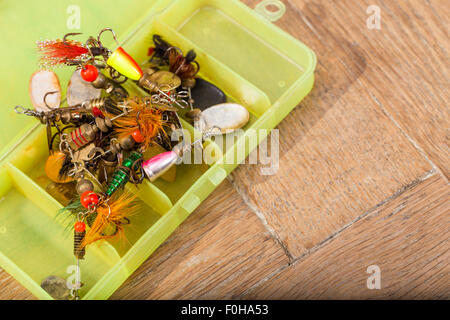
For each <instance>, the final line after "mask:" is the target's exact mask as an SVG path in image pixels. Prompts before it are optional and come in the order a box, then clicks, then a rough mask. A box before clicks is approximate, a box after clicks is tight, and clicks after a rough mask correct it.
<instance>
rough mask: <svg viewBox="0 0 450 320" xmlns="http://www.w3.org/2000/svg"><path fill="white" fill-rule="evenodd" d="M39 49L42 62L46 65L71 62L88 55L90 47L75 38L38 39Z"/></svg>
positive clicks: (51, 65)
mask: <svg viewBox="0 0 450 320" xmlns="http://www.w3.org/2000/svg"><path fill="white" fill-rule="evenodd" d="M36 44H37V49H38V52H39V53H40V54H41V59H40V63H41V65H43V66H45V67H54V66H57V65H61V64H65V65H67V64H71V62H72V61H73V60H79V59H83V58H85V57H86V55H87V54H88V53H89V49H88V48H87V47H86V46H85V45H84V44H83V43H81V42H78V41H74V40H66V42H63V40H59V39H58V40H45V41H37V42H36Z"/></svg>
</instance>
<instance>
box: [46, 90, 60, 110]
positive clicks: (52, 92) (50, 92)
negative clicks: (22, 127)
mask: <svg viewBox="0 0 450 320" xmlns="http://www.w3.org/2000/svg"><path fill="white" fill-rule="evenodd" d="M58 92H59V91H49V92H47V93H46V94H45V95H44V104H45V106H46V107H47V108H49V109H50V110H55V109H58V108H57V107H55V108H52V107H50V106H49V105H48V104H47V96H48V95H49V94H55V93H58Z"/></svg>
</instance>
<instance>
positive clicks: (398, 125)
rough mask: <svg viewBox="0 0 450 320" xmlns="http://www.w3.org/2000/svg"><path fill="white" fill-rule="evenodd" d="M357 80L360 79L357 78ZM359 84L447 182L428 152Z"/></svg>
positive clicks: (446, 179)
mask: <svg viewBox="0 0 450 320" xmlns="http://www.w3.org/2000/svg"><path fill="white" fill-rule="evenodd" d="M358 81H360V80H359V79H358ZM361 85H362V86H363V87H364V88H366V90H367V92H368V93H369V95H370V96H371V98H372V100H373V101H375V103H376V104H377V105H378V107H379V108H380V110H381V111H382V112H383V113H384V114H385V115H386V117H388V118H389V119H390V120H391V121H392V122H393V123H394V125H395V126H396V127H397V128H398V129H399V130H400V132H401V133H402V134H403V136H405V138H406V139H407V140H408V141H409V142H410V143H411V144H412V145H413V146H414V148H416V150H417V151H418V152H419V153H420V154H421V155H422V156H423V157H424V158H425V160H427V161H428V163H429V164H430V165H431V166H432V168H433V170H434V171H436V172H437V173H438V174H439V175H440V176H441V177H442V178H443V179H444V181H446V182H447V183H449V180H448V178H447V176H446V175H445V174H444V173H443V172H442V170H441V169H440V168H439V167H438V166H437V165H436V164H435V163H434V162H433V161H432V160H431V159H430V158H429V157H428V154H427V153H426V152H425V151H424V150H423V149H422V147H420V146H419V144H418V143H417V142H416V141H415V140H414V139H413V138H411V137H410V136H409V134H408V133H407V132H406V131H405V130H404V129H403V128H402V127H401V126H400V124H399V123H398V122H397V121H396V120H395V119H394V117H393V116H392V115H391V114H390V113H389V112H388V111H387V110H386V109H385V108H384V107H383V104H382V103H381V102H380V101H379V100H378V99H377V97H376V96H375V95H374V94H373V93H372V92H370V90H369V89H368V88H367V87H366V86H365V85H364V84H363V83H361Z"/></svg>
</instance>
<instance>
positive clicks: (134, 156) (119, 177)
mask: <svg viewBox="0 0 450 320" xmlns="http://www.w3.org/2000/svg"><path fill="white" fill-rule="evenodd" d="M141 158H142V154H140V153H138V152H133V153H131V155H130V156H129V157H128V158H126V159H125V160H124V161H123V163H122V166H124V167H126V168H128V169H130V170H133V169H135V168H132V167H133V164H135V163H136V161H138V160H139V159H141ZM129 180H130V175H129V173H128V172H126V171H125V170H123V169H121V168H119V169H117V170H116V171H115V172H114V174H113V176H112V179H111V182H110V183H109V185H108V188H107V189H106V192H105V193H106V195H107V196H108V197H111V196H112V195H113V193H114V192H115V191H117V190H118V189H119V188H120V187H122V186H124V185H125V183H127V182H128V181H129Z"/></svg>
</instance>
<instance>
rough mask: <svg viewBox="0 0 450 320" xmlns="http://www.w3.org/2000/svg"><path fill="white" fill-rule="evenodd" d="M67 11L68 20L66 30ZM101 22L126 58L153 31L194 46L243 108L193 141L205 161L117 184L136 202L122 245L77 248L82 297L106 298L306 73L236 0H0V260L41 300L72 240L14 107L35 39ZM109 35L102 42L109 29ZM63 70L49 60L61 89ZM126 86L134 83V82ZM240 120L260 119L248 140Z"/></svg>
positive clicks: (308, 59)
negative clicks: (81, 253)
mask: <svg viewBox="0 0 450 320" xmlns="http://www.w3.org/2000/svg"><path fill="white" fill-rule="evenodd" d="M265 2H266V3H267V1H265ZM270 2H273V1H269V3H270ZM74 19H75V20H74ZM76 19H79V21H78V22H80V28H79V29H75V30H74V29H71V28H73V27H74V26H75V27H76V26H77V20H76ZM105 27H111V28H113V29H114V30H115V32H116V34H117V35H118V38H119V42H120V43H121V45H122V46H123V47H124V48H125V50H127V51H128V52H129V53H130V54H131V56H133V57H134V58H135V59H136V61H138V63H143V62H144V61H146V60H147V59H148V57H147V50H148V47H150V46H151V45H152V41H151V36H152V34H154V33H157V34H160V35H162V36H163V37H164V38H165V39H166V40H167V41H169V42H170V43H172V44H173V45H175V46H178V47H180V48H181V49H182V50H183V51H185V50H189V49H191V48H192V49H194V50H195V51H196V52H197V55H198V58H197V61H198V62H199V64H200V66H201V70H200V76H201V77H203V78H205V79H207V80H209V81H211V82H212V83H214V84H215V85H217V86H218V87H219V88H221V89H222V90H223V91H224V92H225V93H226V94H227V96H228V97H229V100H230V101H236V102H238V103H240V104H242V105H243V106H245V107H246V108H247V109H248V110H249V111H250V113H251V117H250V121H249V123H248V124H247V125H246V126H245V127H244V130H245V133H244V134H241V135H240V136H239V137H237V139H235V140H234V143H233V144H231V145H226V146H225V147H223V146H220V145H219V144H216V143H214V142H213V141H211V140H207V141H206V142H205V144H204V147H205V148H212V149H213V150H214V155H215V158H214V159H215V160H216V162H213V163H210V164H205V163H203V164H181V165H179V166H178V167H177V178H176V181H175V182H173V183H169V182H166V181H162V180H161V179H159V180H157V181H155V182H154V183H150V182H148V181H144V183H143V184H142V185H141V186H139V188H138V189H135V187H134V186H131V187H128V188H130V189H131V190H133V191H135V192H138V194H139V200H140V202H141V204H142V206H143V208H144V210H143V212H142V213H141V214H140V215H137V216H136V217H133V221H132V224H131V225H130V227H129V229H128V230H126V235H127V239H128V242H127V243H126V244H125V245H124V244H122V245H118V244H114V243H110V242H103V243H101V244H94V245H92V246H90V247H89V248H88V250H87V253H86V258H85V260H83V261H82V263H81V276H82V281H83V283H84V286H83V288H82V289H81V291H80V294H81V296H82V298H83V299H106V298H108V297H109V296H110V295H111V294H112V293H113V292H114V291H115V290H116V289H117V288H118V287H119V286H120V285H121V284H122V283H123V282H124V281H125V280H126V279H127V277H128V276H130V275H131V274H132V273H133V272H134V271H135V270H136V269H137V268H138V266H139V265H140V264H142V263H143V262H144V260H145V259H147V258H148V257H149V256H150V254H151V253H152V252H153V251H154V250H155V249H156V248H158V246H159V245H161V243H162V242H163V241H164V240H165V239H167V238H168V237H169V235H170V234H171V233H172V232H173V231H174V230H175V228H176V227H177V226H178V225H179V224H180V223H181V222H183V220H184V219H186V217H187V216H188V215H189V214H190V213H191V212H193V211H194V209H195V208H196V207H197V206H198V205H199V204H200V203H201V202H202V201H203V200H204V199H205V198H206V197H207V196H208V195H209V194H210V193H211V192H212V191H213V190H214V188H216V187H217V186H218V185H219V184H220V183H221V182H222V180H223V179H225V177H226V176H227V175H228V174H229V173H230V172H231V171H232V170H233V169H234V168H235V167H236V165H237V163H240V162H242V161H244V160H245V158H246V156H247V155H248V153H249V152H250V151H251V150H253V149H254V148H255V147H256V146H257V144H258V143H259V141H261V139H264V138H265V135H266V134H267V133H268V132H269V130H270V129H272V128H274V127H275V126H276V125H277V124H278V123H279V122H280V121H281V120H282V119H283V118H284V117H285V116H286V115H287V114H288V113H289V112H290V111H291V110H292V109H293V108H294V107H295V106H296V105H297V104H298V103H299V102H300V101H301V100H302V99H303V97H305V95H306V94H307V93H308V92H309V91H310V90H311V88H312V86H313V83H314V69H315V65H316V58H315V55H314V53H313V52H312V51H311V50H310V49H309V48H308V47H306V46H305V45H304V44H302V43H301V42H299V41H298V40H296V39H294V38H293V37H291V36H290V35H288V34H287V33H285V32H283V31H281V30H280V29H279V28H277V27H276V26H274V25H273V24H272V23H271V22H270V21H269V20H268V19H267V17H263V16H262V15H261V14H259V13H257V12H255V11H254V10H252V9H250V8H249V7H247V6H246V5H244V4H242V3H241V2H239V1H237V0H159V1H156V0H155V1H151V0H148V1H142V0H140V1H138V0H133V1H125V0H123V1H114V2H112V1H108V0H96V1H88V0H79V1H68V0H67V1H66V0H65V1H60V0H52V1H13V0H3V1H0V30H2V32H1V35H0V40H1V41H0V46H1V50H0V61H1V62H0V63H1V68H0V72H1V77H0V101H1V105H2V114H1V117H0V138H1V148H0V150H1V151H0V159H1V160H0V161H1V162H0V179H1V180H0V181H1V183H0V264H1V267H2V268H4V269H5V270H6V271H7V272H9V273H10V274H11V275H12V276H13V277H14V278H16V279H17V280H18V281H19V282H20V283H21V284H23V285H24V286H25V287H26V288H28V290H30V291H31V292H32V293H33V294H34V295H35V296H36V297H38V298H41V299H52V297H51V296H50V295H49V294H47V292H45V291H44V290H43V289H42V288H41V287H40V283H41V281H42V280H43V279H44V278H46V277H48V276H49V275H56V276H59V277H63V278H65V279H66V278H67V277H68V276H69V275H70V273H68V272H69V270H70V269H68V268H69V267H70V266H71V265H73V264H75V259H74V257H73V254H72V250H73V239H72V236H71V233H69V234H67V232H65V231H64V229H65V227H66V226H65V225H64V223H63V222H61V221H59V219H56V218H55V215H56V213H57V211H58V209H59V208H61V207H62V206H61V204H60V203H58V202H57V201H56V200H55V199H54V198H52V197H51V196H50V195H49V194H48V193H47V192H46V191H45V190H46V186H47V184H48V183H49V182H50V181H49V180H48V178H46V177H45V174H44V170H43V167H44V163H45V160H46V157H47V156H48V150H47V146H46V143H47V142H46V131H45V127H44V126H42V125H41V124H40V123H38V121H37V120H36V119H34V118H32V117H26V116H24V115H19V114H16V113H15V112H14V106H16V105H23V106H25V107H28V108H30V107H31V102H30V98H29V95H28V81H29V78H30V75H31V74H32V73H33V72H34V71H36V70H37V69H38V65H37V61H38V57H37V54H36V50H35V41H36V40H42V39H55V38H58V37H59V38H60V37H62V35H64V34H65V33H68V32H83V36H78V37H80V40H81V41H83V39H85V38H87V36H88V35H96V34H97V33H98V32H99V31H100V30H101V29H103V28H105ZM105 37H107V36H106V35H105ZM105 39H106V38H105ZM105 39H104V40H103V41H104V42H105ZM109 44H110V47H111V49H114V47H115V44H114V42H113V39H112V37H111V39H110V43H109ZM72 69H73V68H62V69H56V70H55V71H56V72H57V74H58V76H59V78H60V82H61V87H62V90H63V94H64V93H65V90H66V87H67V83H68V80H69V78H70V75H71V73H72V72H73V70H72ZM128 89H130V90H132V91H134V92H135V93H142V92H139V89H136V87H135V86H130V87H129V88H128ZM183 124H184V125H185V127H186V128H187V129H189V130H190V132H191V133H194V129H193V128H192V127H191V126H190V125H189V124H188V123H186V122H183ZM251 129H269V130H266V131H265V132H266V133H264V132H263V134H260V135H258V136H257V139H256V140H255V139H250V138H249V136H250V133H251V131H252V130H251ZM238 150H239V151H240V152H237V151H238ZM242 150H245V152H242ZM228 158H234V161H230V159H228ZM227 159H228V161H227ZM242 232H245V230H242Z"/></svg>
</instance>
